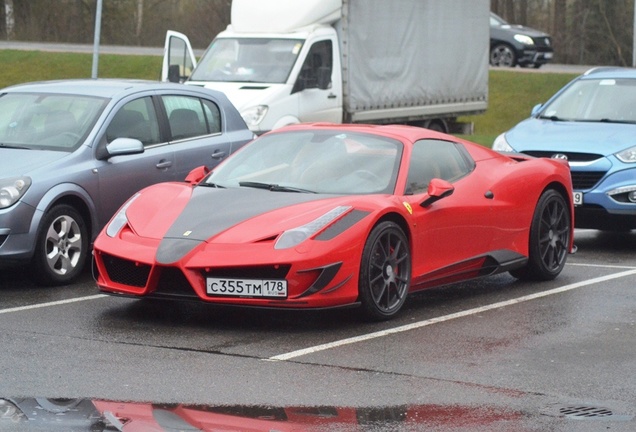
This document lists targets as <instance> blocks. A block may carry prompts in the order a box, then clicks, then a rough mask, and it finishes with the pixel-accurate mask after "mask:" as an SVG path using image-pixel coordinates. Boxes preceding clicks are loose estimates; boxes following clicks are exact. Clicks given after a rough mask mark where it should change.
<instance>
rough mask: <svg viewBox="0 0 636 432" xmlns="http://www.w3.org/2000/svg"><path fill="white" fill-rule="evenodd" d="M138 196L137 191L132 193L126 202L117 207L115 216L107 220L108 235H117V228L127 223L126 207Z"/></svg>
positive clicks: (119, 228)
mask: <svg viewBox="0 0 636 432" xmlns="http://www.w3.org/2000/svg"><path fill="white" fill-rule="evenodd" d="M138 196H139V194H138V193H136V194H135V195H133V196H132V197H131V198H130V199H129V200H128V201H127V202H126V204H124V205H123V206H122V207H121V208H120V209H119V211H118V212H117V214H116V215H115V216H113V218H112V219H111V220H110V222H108V226H107V227H106V234H107V235H108V237H115V236H116V235H117V233H118V232H119V230H121V229H122V228H123V227H124V225H126V224H127V223H128V217H127V216H126V210H128V207H130V205H131V204H132V203H133V201H134V200H136V199H137V197H138Z"/></svg>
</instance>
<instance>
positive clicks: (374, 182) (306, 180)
mask: <svg viewBox="0 0 636 432" xmlns="http://www.w3.org/2000/svg"><path fill="white" fill-rule="evenodd" d="M401 155H402V144H401V143H400V142H399V141H396V140H393V139H389V138H383V137H378V136H373V135H367V134H361V133H342V131H328V130H318V131H298V132H287V133H278V134H276V135H271V136H267V135H266V136H263V137H261V138H259V139H257V140H256V141H254V142H253V143H251V144H249V145H248V146H247V147H245V148H244V149H243V150H241V151H240V152H239V153H237V154H236V155H235V156H234V157H232V158H231V159H229V160H228V161H227V162H226V163H225V164H223V166H220V167H219V168H217V169H216V170H215V171H214V173H212V175H211V176H210V177H208V178H207V180H206V182H205V183H203V185H206V184H207V185H209V186H211V185H214V186H217V187H256V188H263V189H269V190H273V191H287V192H315V193H330V194H370V193H393V191H394V189H395V182H396V179H397V171H398V167H399V163H400V159H401Z"/></svg>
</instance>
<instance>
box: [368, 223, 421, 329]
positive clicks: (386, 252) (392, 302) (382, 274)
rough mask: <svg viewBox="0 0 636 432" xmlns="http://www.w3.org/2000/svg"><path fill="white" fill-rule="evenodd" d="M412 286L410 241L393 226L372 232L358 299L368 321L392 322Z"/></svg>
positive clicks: (382, 224)
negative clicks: (389, 320) (390, 320)
mask: <svg viewBox="0 0 636 432" xmlns="http://www.w3.org/2000/svg"><path fill="white" fill-rule="evenodd" d="M410 283H411V251H410V247H409V242H408V239H407V238H406V235H405V234H404V232H403V231H402V229H401V228H400V227H399V226H398V225H397V224H396V223H394V222H389V221H385V222H380V223H379V224H378V225H376V226H375V228H373V230H372V231H371V234H370V235H369V238H368V239H367V242H366V243H365V245H364V250H363V252H362V262H361V263H360V276H359V287H358V289H359V295H360V300H361V302H362V309H363V312H364V314H365V316H366V317H367V318H370V319H372V320H374V321H383V320H387V319H390V318H392V317H393V316H395V314H397V313H398V312H399V310H400V309H401V308H402V306H403V305H404V302H405V300H406V296H407V294H408V291H409V286H410Z"/></svg>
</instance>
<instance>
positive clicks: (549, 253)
mask: <svg viewBox="0 0 636 432" xmlns="http://www.w3.org/2000/svg"><path fill="white" fill-rule="evenodd" d="M571 220H572V219H571V217H570V208H569V206H568V204H567V202H566V201H565V199H564V198H563V196H562V195H561V194H560V193H559V192H557V191H555V190H554V189H549V190H547V191H545V192H544V193H543V194H542V195H541V197H540V198H539V202H538V203H537V207H536V209H535V212H534V216H533V218H532V225H531V227H530V243H529V251H530V253H529V257H528V264H527V265H526V267H524V268H521V269H518V270H513V271H511V272H510V274H512V275H513V276H514V277H516V278H519V279H529V280H552V279H554V278H556V277H557V276H558V275H559V274H560V273H561V271H562V270H563V267H564V266H565V261H566V259H567V256H568V252H569V251H568V247H569V244H570V228H571Z"/></svg>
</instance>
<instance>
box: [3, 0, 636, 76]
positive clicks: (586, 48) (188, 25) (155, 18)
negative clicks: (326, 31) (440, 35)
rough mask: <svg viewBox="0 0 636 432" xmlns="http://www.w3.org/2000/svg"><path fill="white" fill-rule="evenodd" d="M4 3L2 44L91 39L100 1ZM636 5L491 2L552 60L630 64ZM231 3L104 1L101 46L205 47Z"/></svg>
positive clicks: (598, 0) (628, 1)
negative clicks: (172, 39) (174, 43)
mask: <svg viewBox="0 0 636 432" xmlns="http://www.w3.org/2000/svg"><path fill="white" fill-rule="evenodd" d="M0 1H1V2H2V3H4V8H2V9H1V10H0V17H1V19H0V35H4V39H9V40H19V41H37V42H62V43H83V44H90V43H92V42H93V37H94V27H95V14H96V7H97V0H0ZM298 1H302V0H298ZM387 1H391V0H387ZM435 1H444V0H435ZM465 1H472V0H465ZM634 1H635V0H490V5H491V10H492V11H493V12H495V13H497V14H498V15H500V16H501V17H502V18H504V19H506V20H507V21H508V22H510V23H514V24H523V25H527V26H529V27H533V28H536V29H539V30H543V31H545V32H547V33H549V34H550V35H552V37H553V45H554V49H555V58H554V62H557V63H569V64H589V65H620V66H627V65H631V64H632V44H633V27H634V23H633V21H634ZM230 6H231V0H102V14H101V18H102V19H101V21H102V25H101V35H100V41H101V43H102V44H105V45H138V46H162V45H163V41H164V37H165V33H166V30H177V31H181V32H183V33H185V34H187V35H188V37H189V38H190V41H191V42H192V45H193V46H194V47H195V48H205V47H207V45H208V44H209V43H210V41H211V40H212V38H213V37H214V36H215V35H216V34H217V33H219V32H220V31H222V30H223V29H225V27H226V26H227V25H228V23H229V22H230ZM0 37H2V36H0Z"/></svg>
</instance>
